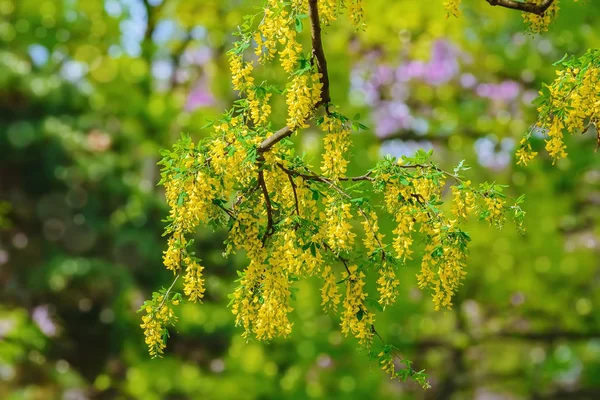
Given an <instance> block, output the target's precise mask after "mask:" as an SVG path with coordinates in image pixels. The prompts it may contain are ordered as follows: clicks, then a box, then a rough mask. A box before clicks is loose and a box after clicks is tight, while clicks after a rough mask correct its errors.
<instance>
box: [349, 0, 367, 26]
mask: <svg viewBox="0 0 600 400" xmlns="http://www.w3.org/2000/svg"><path fill="white" fill-rule="evenodd" d="M346 4H347V8H348V16H349V17H350V21H352V23H353V24H354V25H356V26H358V27H360V26H361V25H362V22H363V19H364V17H365V12H364V9H363V2H362V0H346Z"/></svg>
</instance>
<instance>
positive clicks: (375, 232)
mask: <svg viewBox="0 0 600 400" xmlns="http://www.w3.org/2000/svg"><path fill="white" fill-rule="evenodd" d="M361 224H362V226H363V229H364V231H365V236H364V238H363V243H364V245H365V248H366V249H367V251H368V252H369V254H370V253H372V252H374V251H375V250H377V249H379V248H381V245H382V243H383V237H384V235H382V234H381V233H379V224H378V222H377V213H375V211H371V213H369V215H368V218H365V219H364V220H363V221H362V222H361Z"/></svg>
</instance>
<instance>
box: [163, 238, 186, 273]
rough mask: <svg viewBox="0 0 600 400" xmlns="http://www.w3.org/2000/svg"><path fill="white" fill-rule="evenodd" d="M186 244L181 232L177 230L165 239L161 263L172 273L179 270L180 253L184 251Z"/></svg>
mask: <svg viewBox="0 0 600 400" xmlns="http://www.w3.org/2000/svg"><path fill="white" fill-rule="evenodd" d="M185 245H186V240H185V237H184V236H183V235H182V234H181V232H177V233H175V234H174V235H172V236H171V237H169V239H168V241H167V250H165V251H164V252H163V264H164V266H165V267H166V268H167V269H168V270H169V271H173V273H177V272H179V270H180V269H181V261H182V260H181V258H182V257H181V255H182V254H183V252H184V249H185Z"/></svg>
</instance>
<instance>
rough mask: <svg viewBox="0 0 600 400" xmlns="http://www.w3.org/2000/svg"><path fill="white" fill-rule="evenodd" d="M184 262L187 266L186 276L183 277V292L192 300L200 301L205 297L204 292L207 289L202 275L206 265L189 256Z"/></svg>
mask: <svg viewBox="0 0 600 400" xmlns="http://www.w3.org/2000/svg"><path fill="white" fill-rule="evenodd" d="M184 262H185V264H186V265H187V267H186V270H185V276H184V277H183V280H184V285H183V293H184V294H185V295H186V296H187V297H188V298H189V299H190V301H192V302H196V301H200V300H202V298H203V297H204V292H205V291H206V289H205V287H204V278H203V277H202V271H203V270H204V267H203V266H201V265H200V264H199V263H198V262H197V261H196V260H195V259H192V258H191V257H189V256H187V257H186V258H185V259H184Z"/></svg>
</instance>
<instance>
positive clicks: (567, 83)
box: [539, 64, 600, 160]
mask: <svg viewBox="0 0 600 400" xmlns="http://www.w3.org/2000/svg"><path fill="white" fill-rule="evenodd" d="M597 65H598V64H596V65H587V66H586V68H585V69H584V70H582V69H581V68H567V69H565V70H561V71H557V74H558V78H557V79H556V80H555V81H554V82H553V83H552V85H550V86H549V90H550V94H549V100H550V104H544V105H543V106H542V107H540V109H539V111H540V113H543V112H544V111H546V112H545V113H544V119H543V120H542V121H541V122H540V125H541V126H542V128H544V129H546V130H547V134H548V139H547V140H546V151H548V153H549V154H550V156H551V157H552V159H553V160H557V159H560V158H564V157H566V156H567V153H566V151H565V149H566V146H565V144H564V141H563V132H564V131H567V132H569V133H574V132H580V131H585V130H586V129H587V126H589V125H591V124H597V123H598V121H599V120H600V117H599V116H600V68H599V67H598V66H597ZM545 107H550V110H547V109H545ZM557 110H560V112H557ZM548 111H549V112H548Z"/></svg>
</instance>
